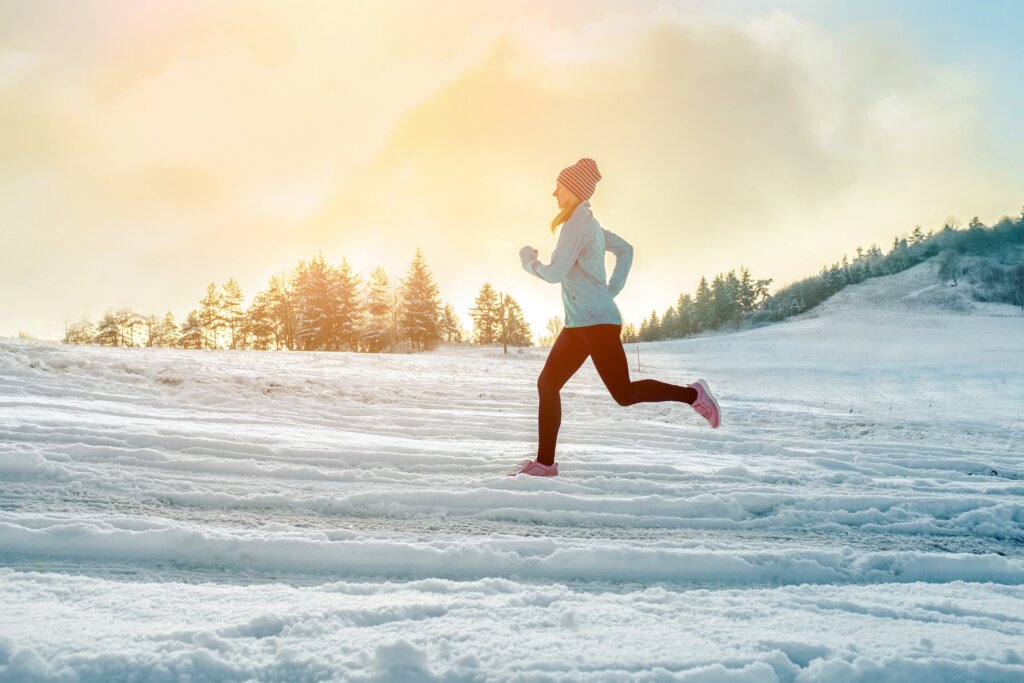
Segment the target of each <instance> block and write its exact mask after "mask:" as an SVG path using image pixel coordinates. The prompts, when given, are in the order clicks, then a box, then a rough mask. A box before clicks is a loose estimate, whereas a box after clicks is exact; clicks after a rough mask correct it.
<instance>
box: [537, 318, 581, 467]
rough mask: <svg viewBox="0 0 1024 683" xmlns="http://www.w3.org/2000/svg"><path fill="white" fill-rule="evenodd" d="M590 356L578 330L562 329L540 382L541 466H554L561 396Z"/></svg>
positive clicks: (560, 421)
mask: <svg viewBox="0 0 1024 683" xmlns="http://www.w3.org/2000/svg"><path fill="white" fill-rule="evenodd" d="M587 355H588V354H587V347H586V345H585V344H584V343H583V341H582V340H581V339H580V338H579V335H578V332H577V328H568V327H567V328H563V329H562V331H561V332H559V334H558V339H556V340H555V343H554V345H553V346H552V347H551V351H550V352H549V353H548V359H547V361H546V362H545V363H544V369H543V370H542V371H541V373H540V377H538V378H537V393H538V394H539V396H540V408H539V410H538V412H537V436H538V445H537V462H539V463H541V464H542V465H551V464H553V463H554V462H555V442H556V441H557V440H558V428H559V427H560V426H561V424H562V400H561V397H560V395H559V392H560V391H561V389H562V387H563V386H565V383H566V382H568V381H569V378H570V377H572V376H573V375H574V374H575V373H576V371H577V370H579V369H580V366H581V365H583V362H584V361H585V360H587Z"/></svg>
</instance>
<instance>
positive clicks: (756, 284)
mask: <svg viewBox="0 0 1024 683" xmlns="http://www.w3.org/2000/svg"><path fill="white" fill-rule="evenodd" d="M1011 245H1024V209H1022V210H1021V215H1020V216H1019V217H1018V218H1017V219H1012V218H1009V217H1005V218H1003V219H1002V220H1000V221H999V222H998V223H996V224H995V225H994V226H991V227H989V226H986V225H984V224H983V223H982V222H981V221H980V220H978V218H977V217H975V218H973V219H972V220H971V221H970V223H969V224H968V227H967V229H958V228H957V227H955V226H954V225H953V224H952V222H951V221H947V223H946V224H945V225H943V226H942V228H941V229H940V230H939V231H938V232H932V231H930V230H929V231H928V232H924V231H923V230H922V229H921V226H917V227H915V228H914V230H912V231H911V232H910V233H908V234H906V235H903V236H899V237H895V238H894V239H893V243H892V247H891V248H890V249H889V251H888V252H883V251H882V249H881V248H880V247H879V246H878V245H877V244H872V245H871V246H870V247H868V249H866V250H865V249H863V248H862V247H857V250H856V253H855V255H854V257H853V260H850V259H849V258H848V257H847V256H846V255H844V256H843V258H842V260H841V261H838V262H836V263H833V264H831V265H829V266H826V267H824V268H822V269H821V271H820V272H819V273H818V274H817V275H812V276H810V277H807V278H804V279H803V280H800V281H798V282H794V283H793V284H790V285H787V286H786V287H783V288H782V289H780V290H779V291H778V292H775V293H774V294H769V293H768V287H769V285H771V283H772V280H755V279H753V278H752V277H751V276H750V273H749V272H748V271H747V269H746V268H741V269H740V271H739V274H738V275H737V274H736V271H730V272H728V273H725V274H720V275H716V276H715V277H714V278H713V279H712V281H711V284H710V285H709V284H708V282H707V279H706V278H703V277H702V278H701V280H700V283H699V284H698V286H697V292H696V294H695V295H693V296H691V295H690V294H682V295H680V296H679V299H678V301H677V303H676V305H675V306H670V307H669V308H668V309H667V310H666V311H665V312H664V313H663V314H662V316H661V317H660V318H659V317H658V314H657V312H656V311H652V312H651V315H650V316H649V317H648V318H647V319H646V320H644V321H643V322H642V323H641V325H640V329H639V330H637V329H636V327H635V326H634V325H632V324H630V325H627V326H626V327H625V328H623V334H622V337H623V341H627V342H636V341H657V340H661V339H670V338H683V337H688V336H692V335H694V334H699V333H701V332H707V331H714V330H721V329H729V328H734V327H740V326H743V325H755V324H763V323H768V322H775V321H779V320H783V319H785V318H788V317H790V316H793V315H797V314H799V313H803V312H804V311H808V310H810V309H812V308H814V307H815V306H817V305H818V304H820V303H821V302H823V301H825V300H826V299H828V298H829V297H830V296H832V295H833V294H835V293H836V292H838V291H839V290H841V289H842V288H843V287H846V286H847V285H851V284H857V283H858V282H863V281H864V280H867V279H869V278H873V277H880V276H883V275H892V274H893V273H898V272H900V271H903V270H906V269H907V268H910V267H912V266H915V265H917V264H918V263H921V262H923V261H926V260H927V259H930V258H932V257H934V256H938V255H940V254H941V255H942V260H941V262H940V275H941V276H942V277H943V278H944V279H947V280H952V284H954V285H955V284H956V278H957V277H962V276H964V275H967V274H968V272H969V271H968V270H966V268H967V267H966V266H965V265H964V261H963V259H962V257H964V256H982V255H986V254H996V253H1001V252H1004V251H1006V250H1007V249H1008V247H1010V246H1011ZM1016 258H1017V259H1018V262H1017V263H1010V264H1004V265H999V263H998V262H993V261H988V262H986V263H985V264H984V265H983V266H978V267H977V268H978V269H980V270H981V272H980V273H974V275H975V278H974V279H975V281H976V282H977V283H978V284H979V285H980V286H979V287H977V288H976V289H975V291H974V292H973V294H974V296H975V297H976V298H980V299H981V300H985V301H999V302H1003V303H1013V304H1016V305H1019V306H1021V309H1022V310H1024V263H1021V262H1019V259H1020V256H1019V255H1017V256H1016Z"/></svg>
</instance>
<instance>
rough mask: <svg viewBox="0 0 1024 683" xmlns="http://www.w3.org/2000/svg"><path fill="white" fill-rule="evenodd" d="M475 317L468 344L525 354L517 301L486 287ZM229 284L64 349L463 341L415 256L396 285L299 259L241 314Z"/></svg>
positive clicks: (78, 332)
mask: <svg viewBox="0 0 1024 683" xmlns="http://www.w3.org/2000/svg"><path fill="white" fill-rule="evenodd" d="M480 291H481V294H480V296H478V297H477V306H476V307H475V308H474V310H473V313H472V315H473V318H474V323H475V335H474V339H475V341H476V342H477V343H480V344H490V343H495V342H501V341H505V342H506V343H507V344H508V345H511V346H529V345H531V344H532V341H531V339H530V328H529V325H527V324H526V322H525V321H524V320H523V314H522V310H521V309H520V307H519V305H518V304H517V303H516V301H515V299H513V298H512V297H511V296H508V295H500V296H499V295H497V294H496V293H495V292H494V289H493V288H492V287H491V285H490V284H487V283H485V284H484V286H483V288H482V289H481V290H480ZM243 301H244V296H243V294H242V290H241V287H239V285H238V282H236V281H235V279H234V278H231V279H229V280H228V281H227V282H225V283H224V284H223V285H221V286H220V287H218V286H217V285H216V284H215V283H213V282H211V283H210V284H209V285H208V286H207V288H206V294H205V295H204V296H203V297H202V298H201V299H200V300H199V302H198V303H199V306H198V308H196V309H193V310H192V311H190V312H189V313H188V315H187V316H186V319H185V320H184V321H182V322H181V323H180V324H179V323H177V322H176V321H175V319H174V315H173V313H170V312H168V313H167V314H166V315H164V316H163V317H162V318H160V317H158V316H156V315H153V314H140V313H138V312H136V311H134V310H133V309H131V308H129V307H122V308H118V309H112V310H108V311H107V312H106V313H105V314H104V315H103V317H102V318H101V319H100V320H99V321H96V322H95V323H94V322H93V321H91V320H88V319H82V320H80V321H78V322H76V323H71V324H68V325H66V326H65V334H64V343H66V344H97V345H101V346H120V347H141V346H145V347H171V348H181V349H254V350H259V351H267V350H278V351H280V350H285V349H287V350H291V351H361V352H369V353H379V352H386V351H392V350H395V349H396V348H404V349H411V350H420V349H430V348H433V347H435V346H437V344H439V343H441V342H447V343H463V342H465V341H469V339H468V336H469V335H468V333H466V331H465V330H464V329H463V327H462V323H461V322H460V320H459V317H458V315H456V313H455V309H454V308H453V307H452V305H451V304H450V303H445V304H442V301H441V298H440V293H439V290H438V288H437V285H436V284H435V283H434V279H433V275H432V273H431V271H430V269H429V268H428V266H427V264H426V262H425V261H424V259H423V254H422V253H421V251H420V250H419V249H417V250H416V256H415V258H414V259H413V261H412V263H411V264H410V266H409V271H408V274H407V275H406V277H405V278H404V279H401V280H400V281H399V282H398V283H397V284H396V285H392V282H391V280H390V278H389V277H388V275H387V273H386V272H385V271H384V270H383V269H382V268H377V269H376V270H374V271H373V272H372V273H370V275H369V277H368V278H366V280H365V281H364V280H363V278H362V277H361V276H360V275H359V274H358V273H356V272H355V271H354V270H353V269H352V268H351V266H350V265H349V263H348V262H347V261H346V260H345V259H342V261H341V263H340V265H338V266H334V265H331V264H329V263H327V262H326V261H325V260H324V258H323V255H322V254H321V255H318V256H316V257H315V258H313V259H311V260H310V261H300V262H299V264H298V265H297V266H295V268H294V269H292V271H291V273H290V274H288V275H282V276H280V277H278V276H274V277H272V278H270V281H269V282H268V284H267V287H266V289H264V290H263V291H261V292H259V293H258V294H256V296H254V297H253V299H252V302H251V303H250V304H249V305H248V307H245V306H243Z"/></svg>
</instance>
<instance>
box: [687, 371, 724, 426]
mask: <svg viewBox="0 0 1024 683" xmlns="http://www.w3.org/2000/svg"><path fill="white" fill-rule="evenodd" d="M689 386H690V388H691V389H696V390H697V400H696V401H694V402H693V409H694V410H696V411H697V414H699V415H700V416H701V417H703V418H704V419H705V420H707V421H708V423H709V424H710V425H711V426H712V427H714V428H715V429H718V425H720V424H722V412H721V411H720V410H719V409H718V401H717V400H715V397H714V396H713V395H712V394H711V390H710V389H708V385H707V382H705V381H704V380H702V379H699V380H697V381H696V382H694V383H693V384H690V385H689Z"/></svg>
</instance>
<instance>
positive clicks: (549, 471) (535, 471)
mask: <svg viewBox="0 0 1024 683" xmlns="http://www.w3.org/2000/svg"><path fill="white" fill-rule="evenodd" d="M517 474H532V475H533V476H535V477H557V476H558V463H557V462H556V463H555V464H553V465H543V464H541V463H539V462H534V461H533V460H524V461H522V462H521V463H519V467H518V468H517V469H515V470H512V471H511V472H509V473H508V476H510V477H514V476H516V475H517Z"/></svg>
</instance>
